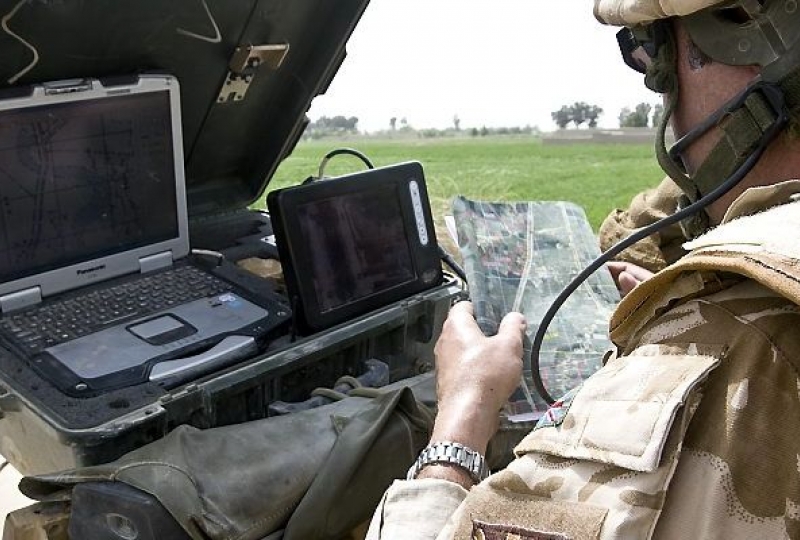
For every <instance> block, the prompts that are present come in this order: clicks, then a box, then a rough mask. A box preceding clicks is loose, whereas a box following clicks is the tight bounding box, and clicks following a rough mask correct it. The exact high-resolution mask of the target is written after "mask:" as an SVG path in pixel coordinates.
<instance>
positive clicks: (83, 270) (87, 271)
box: [78, 264, 106, 276]
mask: <svg viewBox="0 0 800 540" xmlns="http://www.w3.org/2000/svg"><path fill="white" fill-rule="evenodd" d="M105 267H106V265H104V264H98V265H97V266H92V267H90V268H81V269H79V270H78V275H79V276H83V275H85V274H91V273H92V272H98V271H100V270H103V269H105Z"/></svg>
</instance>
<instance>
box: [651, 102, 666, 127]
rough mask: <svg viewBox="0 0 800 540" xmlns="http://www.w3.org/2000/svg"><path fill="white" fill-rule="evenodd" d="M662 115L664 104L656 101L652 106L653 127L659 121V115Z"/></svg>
mask: <svg viewBox="0 0 800 540" xmlns="http://www.w3.org/2000/svg"><path fill="white" fill-rule="evenodd" d="M662 116H664V106H663V105H662V104H661V103H656V106H655V107H653V127H656V126H658V124H660V123H661V117H662Z"/></svg>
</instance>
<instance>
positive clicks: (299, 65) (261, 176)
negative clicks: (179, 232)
mask: <svg viewBox="0 0 800 540" xmlns="http://www.w3.org/2000/svg"><path fill="white" fill-rule="evenodd" d="M368 3H369V0H336V1H335V2H332V1H330V0H169V1H168V2H165V1H164V0H130V1H126V2H120V1H118V0H81V1H79V0H55V1H50V0H0V22H1V23H2V24H0V89H3V88H6V89H7V88H16V87H20V88H23V87H25V86H27V85H29V84H32V83H37V82H46V81H54V80H60V79H75V78H84V77H86V78H89V77H94V78H105V77H120V76H122V77H126V76H133V75H136V74H138V73H145V72H154V71H156V72H167V73H170V74H172V75H174V76H176V77H177V78H178V80H179V82H180V85H181V100H182V109H183V140H184V154H185V160H186V180H187V190H188V198H189V212H190V215H193V216H198V215H204V214H211V213H217V212H223V211H229V210H233V209H237V208H243V207H245V206H247V205H248V204H250V203H252V202H254V201H255V200H257V199H258V198H259V197H260V196H261V194H262V193H263V192H264V189H265V187H266V184H267V182H268V181H269V179H270V177H271V176H272V174H273V173H274V172H275V169H276V168H277V167H278V164H279V163H280V161H281V160H282V159H283V158H284V157H286V156H287V155H288V154H289V153H290V152H291V150H292V149H293V148H294V145H295V143H296V142H297V140H298V139H299V137H300V135H301V134H302V132H303V129H304V127H305V125H306V123H307V122H308V120H307V118H306V116H305V113H306V111H307V110H308V108H309V107H310V105H311V101H312V99H313V98H314V97H315V96H317V95H319V94H321V93H324V92H325V90H326V89H327V87H328V84H329V83H330V81H331V80H332V79H333V76H334V75H335V73H336V71H337V70H338V68H339V66H340V65H341V63H342V61H343V59H344V57H345V44H346V42H347V40H348V39H349V37H350V35H351V33H352V31H353V29H354V28H355V25H356V24H357V22H358V20H359V19H360V17H361V15H362V13H363V12H364V9H366V6H367V4H368Z"/></svg>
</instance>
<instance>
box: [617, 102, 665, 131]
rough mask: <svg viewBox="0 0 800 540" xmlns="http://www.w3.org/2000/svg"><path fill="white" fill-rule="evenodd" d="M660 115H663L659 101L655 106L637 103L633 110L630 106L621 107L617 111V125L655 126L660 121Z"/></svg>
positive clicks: (662, 107) (662, 108)
mask: <svg viewBox="0 0 800 540" xmlns="http://www.w3.org/2000/svg"><path fill="white" fill-rule="evenodd" d="M651 112H652V116H651V114H650V113H651ZM662 116H664V106H663V105H661V104H660V103H657V104H656V105H655V106H653V105H650V104H649V103H639V104H638V105H636V107H634V109H633V110H631V108H630V107H623V108H622V110H621V111H620V112H619V127H648V126H652V127H656V126H658V124H659V123H660V122H661V117H662Z"/></svg>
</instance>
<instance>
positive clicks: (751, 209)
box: [722, 180, 800, 223]
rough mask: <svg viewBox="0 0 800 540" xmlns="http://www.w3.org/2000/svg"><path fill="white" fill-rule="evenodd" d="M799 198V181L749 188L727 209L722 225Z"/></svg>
mask: <svg viewBox="0 0 800 540" xmlns="http://www.w3.org/2000/svg"><path fill="white" fill-rule="evenodd" d="M799 196H800V180H786V181H785V182H780V183H778V184H772V185H769V186H759V187H752V188H749V189H747V190H746V191H745V192H744V193H742V194H741V195H739V197H737V198H736V200H735V201H733V203H732V204H731V205H730V206H729V207H728V211H727V212H725V217H723V218H722V223H728V222H729V221H732V220H734V219H736V218H740V217H743V216H749V215H752V214H757V213H758V212H762V211H764V210H766V209H767V208H771V207H773V206H779V205H781V204H786V203H788V202H792V201H795V200H798V197H799Z"/></svg>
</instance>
